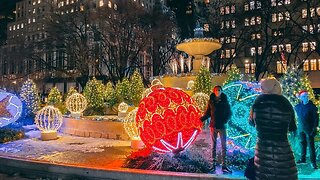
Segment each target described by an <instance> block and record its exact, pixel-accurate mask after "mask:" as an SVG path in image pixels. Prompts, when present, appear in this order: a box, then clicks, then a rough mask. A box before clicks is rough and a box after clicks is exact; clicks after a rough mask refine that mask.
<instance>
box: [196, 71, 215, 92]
mask: <svg viewBox="0 0 320 180" xmlns="http://www.w3.org/2000/svg"><path fill="white" fill-rule="evenodd" d="M211 88H212V86H211V76H210V72H209V70H208V69H207V68H206V67H203V66H202V67H201V68H200V71H199V73H198V75H197V77H196V81H195V83H194V88H193V92H194V93H198V92H202V93H206V94H210V93H211Z"/></svg>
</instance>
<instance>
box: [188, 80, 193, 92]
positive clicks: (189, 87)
mask: <svg viewBox="0 0 320 180" xmlns="http://www.w3.org/2000/svg"><path fill="white" fill-rule="evenodd" d="M193 88H194V81H192V80H190V81H188V83H187V90H191V89H193Z"/></svg>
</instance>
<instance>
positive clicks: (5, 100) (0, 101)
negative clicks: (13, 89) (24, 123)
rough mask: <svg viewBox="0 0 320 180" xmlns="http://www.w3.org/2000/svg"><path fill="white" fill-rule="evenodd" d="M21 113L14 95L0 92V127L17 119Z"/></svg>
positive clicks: (18, 101)
mask: <svg viewBox="0 0 320 180" xmlns="http://www.w3.org/2000/svg"><path fill="white" fill-rule="evenodd" d="M21 111H22V103H21V101H20V99H19V98H18V97H17V96H16V95H14V94H11V93H7V92H5V91H0V127H4V126H6V125H8V124H10V123H13V122H15V121H16V120H17V119H19V117H20V116H21Z"/></svg>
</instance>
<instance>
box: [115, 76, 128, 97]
mask: <svg viewBox="0 0 320 180" xmlns="http://www.w3.org/2000/svg"><path fill="white" fill-rule="evenodd" d="M130 90H131V88H130V82H129V80H128V79H127V78H123V80H122V81H121V82H120V81H118V83H117V85H116V96H117V100H118V102H122V101H124V102H126V103H132V102H131V96H132V95H131V93H130Z"/></svg>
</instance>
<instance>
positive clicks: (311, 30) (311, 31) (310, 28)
mask: <svg viewBox="0 0 320 180" xmlns="http://www.w3.org/2000/svg"><path fill="white" fill-rule="evenodd" d="M309 32H310V33H311V34H313V25H311V24H310V26H309Z"/></svg>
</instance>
